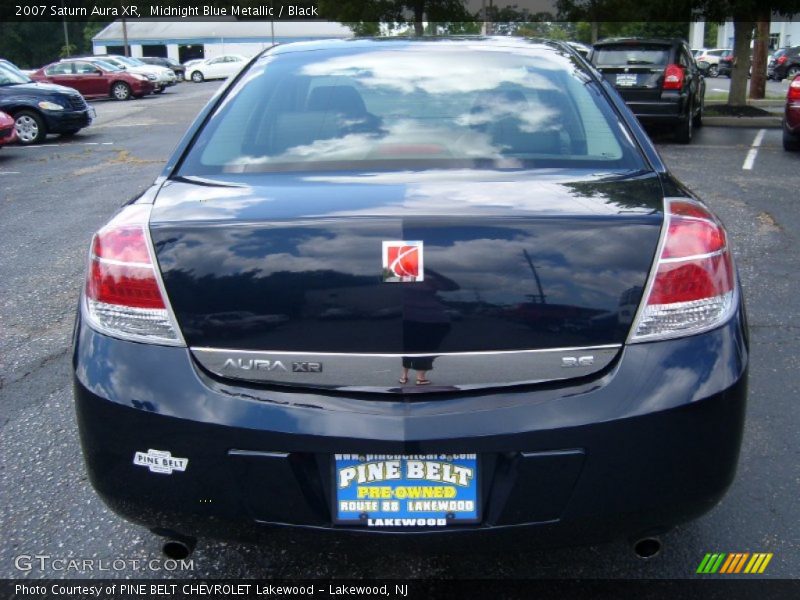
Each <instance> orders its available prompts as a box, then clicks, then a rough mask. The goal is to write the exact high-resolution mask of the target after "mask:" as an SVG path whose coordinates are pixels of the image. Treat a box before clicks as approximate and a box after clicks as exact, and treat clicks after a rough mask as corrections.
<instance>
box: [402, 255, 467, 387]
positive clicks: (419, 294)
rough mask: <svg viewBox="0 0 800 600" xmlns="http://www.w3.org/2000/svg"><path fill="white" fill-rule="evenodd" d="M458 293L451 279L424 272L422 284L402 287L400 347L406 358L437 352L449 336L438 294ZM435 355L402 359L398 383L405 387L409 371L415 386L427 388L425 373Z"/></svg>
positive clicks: (445, 313)
mask: <svg viewBox="0 0 800 600" xmlns="http://www.w3.org/2000/svg"><path fill="white" fill-rule="evenodd" d="M457 289H459V287H458V284H457V283H456V282H455V281H453V280H452V279H448V278H447V277H445V276H443V275H440V274H439V273H437V272H436V271H433V270H431V269H427V271H426V273H425V280H424V281H419V282H416V283H413V284H410V285H406V286H404V287H403V345H404V348H405V351H406V352H408V354H410V355H414V354H422V353H423V352H425V353H427V352H431V351H436V350H438V348H439V346H440V345H441V343H442V340H444V338H445V337H446V336H447V334H448V333H449V332H450V315H448V314H447V310H446V308H445V306H444V304H442V301H441V300H440V299H439V297H438V295H437V294H438V292H452V291H455V290H457ZM435 358H436V356H435V355H429V356H404V357H403V374H402V375H401V376H400V379H399V380H398V381H399V382H400V383H401V384H404V385H405V384H406V383H408V373H409V370H411V369H413V370H414V371H416V372H417V377H416V381H415V383H416V384H417V385H429V384H430V380H429V379H428V378H427V374H428V371H431V370H433V360H434V359H435Z"/></svg>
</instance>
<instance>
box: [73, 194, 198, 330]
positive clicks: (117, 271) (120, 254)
mask: <svg viewBox="0 0 800 600" xmlns="http://www.w3.org/2000/svg"><path fill="white" fill-rule="evenodd" d="M149 215H150V205H145V204H133V205H129V206H126V207H125V208H124V209H122V211H120V212H119V213H118V214H117V216H115V217H114V218H113V219H112V220H111V222H109V223H108V224H107V225H106V226H105V227H103V228H102V229H101V230H100V231H98V232H97V233H96V234H95V236H94V239H93V240H92V250H91V256H90V259H89V268H88V270H87V274H86V294H85V298H86V303H85V308H86V313H85V314H86V317H87V320H88V321H89V323H90V324H91V325H92V327H94V328H95V329H97V330H98V331H100V332H102V333H105V334H108V335H111V336H115V337H121V338H124V339H132V340H136V341H144V342H152V343H157V344H171V345H179V344H183V341H182V340H181V338H180V335H179V334H178V328H177V327H176V325H175V322H174V319H173V318H172V316H171V314H170V311H169V307H168V304H167V301H166V295H165V293H164V289H163V286H162V283H161V280H160V278H159V275H158V272H157V271H156V268H155V262H154V260H153V255H152V251H151V248H150V240H149V234H148V231H147V222H148V217H149Z"/></svg>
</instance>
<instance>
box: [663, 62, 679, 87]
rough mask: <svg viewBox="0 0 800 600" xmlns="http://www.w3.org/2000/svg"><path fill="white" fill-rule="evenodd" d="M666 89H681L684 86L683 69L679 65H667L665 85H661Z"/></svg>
mask: <svg viewBox="0 0 800 600" xmlns="http://www.w3.org/2000/svg"><path fill="white" fill-rule="evenodd" d="M661 87H662V88H663V89H665V90H679V89H681V88H682V87H683V69H682V68H681V67H680V66H679V65H667V68H666V69H665V70H664V85H662V86H661Z"/></svg>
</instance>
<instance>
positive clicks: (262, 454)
mask: <svg viewBox="0 0 800 600" xmlns="http://www.w3.org/2000/svg"><path fill="white" fill-rule="evenodd" d="M228 456H258V457H261V458H288V457H289V453H288V452H262V451H260V450H235V449H234V450H228Z"/></svg>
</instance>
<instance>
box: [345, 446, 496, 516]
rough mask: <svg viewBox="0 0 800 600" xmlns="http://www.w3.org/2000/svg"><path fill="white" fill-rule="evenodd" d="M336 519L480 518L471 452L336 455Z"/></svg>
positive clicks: (474, 466)
mask: <svg viewBox="0 0 800 600" xmlns="http://www.w3.org/2000/svg"><path fill="white" fill-rule="evenodd" d="M333 475H334V487H335V490H336V493H335V494H333V500H334V502H335V506H334V510H333V514H334V521H335V522H336V523H338V524H342V525H344V524H346V525H363V526H365V527H400V528H402V527H446V526H451V525H458V524H466V523H477V522H479V521H480V507H479V501H478V490H479V485H478V482H479V479H478V457H477V455H476V454H426V455H385V454H336V455H335V456H334V460H333Z"/></svg>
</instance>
